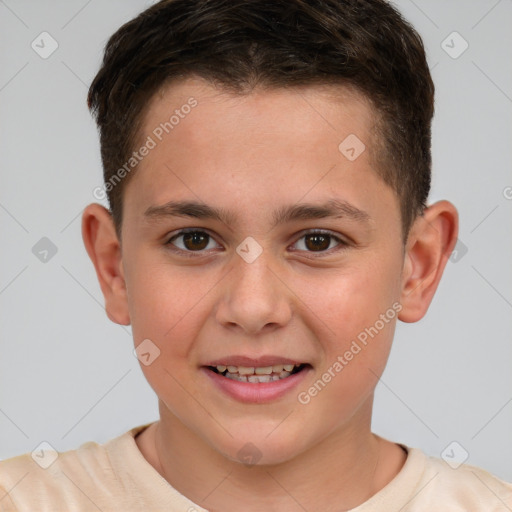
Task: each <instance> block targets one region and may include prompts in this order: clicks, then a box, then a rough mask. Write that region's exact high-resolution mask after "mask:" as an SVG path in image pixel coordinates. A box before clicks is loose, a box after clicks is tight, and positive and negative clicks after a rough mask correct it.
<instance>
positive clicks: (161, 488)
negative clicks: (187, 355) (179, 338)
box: [0, 424, 512, 512]
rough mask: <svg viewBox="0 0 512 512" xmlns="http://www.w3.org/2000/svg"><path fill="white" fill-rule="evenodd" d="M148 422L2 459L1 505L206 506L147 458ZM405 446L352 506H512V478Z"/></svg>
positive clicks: (71, 511)
mask: <svg viewBox="0 0 512 512" xmlns="http://www.w3.org/2000/svg"><path fill="white" fill-rule="evenodd" d="M149 425H150V424H146V425H142V426H139V427H135V428H133V429H131V430H129V431H128V432H126V433H125V434H123V435H121V436H119V437H117V438H115V439H112V440H110V441H108V442H107V443H105V444H98V443H96V442H92V441H91V442H88V443H84V444H83V445H81V446H80V447H79V448H78V449H76V450H70V451H67V452H62V453H59V454H58V456H57V458H56V459H55V460H53V459H54V458H55V456H56V455H57V454H56V453H55V452H53V453H52V452H45V451H44V447H43V448H42V449H41V451H37V452H34V453H33V454H30V453H28V454H24V455H20V456H18V457H13V458H11V459H7V460H5V461H3V462H0V511H1V512H14V511H18V512H28V511H31V512H34V511H37V512H59V511H66V512H85V511H87V512H89V511H90V512H92V511H94V512H97V511H101V512H110V511H123V512H130V511H143V510H144V511H146V512H152V511H154V512H156V511H166V512H207V510H206V509H204V508H202V507H200V506H199V505H197V504H195V503H193V502H192V501H190V500H189V499H187V498H186V497H185V496H183V495H182V494H180V493H179V492H178V491H177V490H176V489H174V488H173V487H172V486H171V485H170V484H169V483H168V482H167V481H166V480H165V479H164V478H163V477H162V476H161V475H160V474H159V473H158V472H157V471H156V469H154V468H153V466H151V464H149V463H148V462H147V461H146V459H145V458H144V456H143V455H142V453H141V452H140V450H139V448H138V447H137V444H136V442H135V439H134V438H135V436H136V435H137V434H138V433H139V432H140V431H142V430H144V429H145V428H146V427H148V426H149ZM401 446H403V445H401ZM403 447H404V448H405V449H406V450H407V452H408V456H407V460H406V462H405V464H404V466H403V468H402V469H401V471H400V472H399V473H398V475H396V477H395V478H394V479H393V480H392V481H391V482H390V483H389V484H388V485H387V486H386V487H384V488H383V489H381V490H380V491H379V492H378V493H377V494H375V495H374V496H373V497H372V498H370V499H369V500H368V501H366V502H365V503H363V504H362V505H360V506H358V507H356V508H354V509H353V510H352V512H377V511H378V512H395V511H396V512H398V511H400V512H420V511H421V512H427V511H428V512H463V511H464V512H511V511H512V484H510V483H506V482H504V481H502V480H499V479H498V478H496V477H495V476H493V475H491V474H490V473H488V472H487V471H484V470H483V469H479V468H476V467H473V466H469V465H462V466H459V467H458V468H457V469H452V468H451V467H450V466H449V465H448V464H447V463H446V462H444V461H443V460H441V459H438V458H435V457H429V456H427V455H425V454H424V453H423V452H422V451H421V450H419V449H417V448H408V447H406V446H403ZM36 460H37V462H35V461H36ZM52 461H53V462H52ZM50 462H52V463H51V464H50V465H49V466H48V467H47V468H46V469H44V468H43V467H41V466H47V465H48V464H49V463H50Z"/></svg>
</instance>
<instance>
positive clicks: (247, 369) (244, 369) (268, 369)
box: [215, 364, 300, 375]
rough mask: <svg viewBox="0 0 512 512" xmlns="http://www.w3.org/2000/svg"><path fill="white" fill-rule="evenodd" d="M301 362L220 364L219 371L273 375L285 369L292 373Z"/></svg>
mask: <svg viewBox="0 0 512 512" xmlns="http://www.w3.org/2000/svg"><path fill="white" fill-rule="evenodd" d="M299 366H300V364H295V365H294V364H275V365H273V366H260V367H254V366H225V365H218V366H216V367H215V368H217V371H218V372H219V373H224V372H225V371H226V370H227V371H228V373H234V374H239V375H271V374H272V373H277V374H281V373H282V372H283V371H284V372H288V374H290V373H291V372H292V371H293V369H294V368H295V367H299Z"/></svg>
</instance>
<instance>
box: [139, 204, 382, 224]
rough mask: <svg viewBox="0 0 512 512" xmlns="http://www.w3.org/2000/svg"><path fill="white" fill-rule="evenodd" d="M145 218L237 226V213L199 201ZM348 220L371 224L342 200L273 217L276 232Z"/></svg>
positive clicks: (163, 208)
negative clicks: (300, 223)
mask: <svg viewBox="0 0 512 512" xmlns="http://www.w3.org/2000/svg"><path fill="white" fill-rule="evenodd" d="M144 217H145V218H146V219H148V220H151V219H153V220H160V219H164V218H169V217H193V218H195V219H214V220H218V221H220V222H223V223H224V224H227V225H232V224H235V223H236V220H237V216H236V214H235V213H233V212H231V211H229V210H225V209H224V208H216V207H213V206H210V205H207V204H206V203H201V202H199V201H169V202H168V203H165V204H163V205H160V206H150V207H149V208H148V209H147V210H146V211H145V212H144ZM328 217H332V218H335V219H340V218H346V219H350V220H354V221H357V222H361V223H368V222H370V221H371V220H372V218H371V217H370V215H369V214H368V213H367V212H365V211H364V210H361V209H359V208H357V207H356V206H354V205H352V204H350V203H349V202H347V201H345V200H342V199H329V200H328V201H326V202H324V203H319V204H314V203H298V204H294V205H289V206H283V207H281V208H278V209H277V210H275V211H274V213H273V225H272V227H273V228H274V227H275V226H277V225H278V224H284V223H286V222H291V221H294V220H310V219H324V218H328Z"/></svg>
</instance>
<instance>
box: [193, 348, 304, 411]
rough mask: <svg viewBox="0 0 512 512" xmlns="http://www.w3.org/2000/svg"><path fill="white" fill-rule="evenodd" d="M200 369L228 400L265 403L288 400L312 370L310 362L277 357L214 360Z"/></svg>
mask: <svg viewBox="0 0 512 512" xmlns="http://www.w3.org/2000/svg"><path fill="white" fill-rule="evenodd" d="M226 363H230V364H226ZM251 363H252V365H251V366H249V365H250V364H251ZM242 365H243V366H242ZM201 370H202V372H203V374H204V375H205V376H206V377H208V381H209V382H210V383H212V384H213V387H214V389H217V390H219V391H220V392H221V393H222V394H224V395H226V396H228V397H229V398H231V399H235V400H236V401H238V402H243V403H252V404H263V403H270V402H275V401H277V400H280V399H285V397H286V396H289V395H290V393H291V392H292V391H293V390H294V389H296V388H297V387H298V386H300V385H302V383H304V382H305V379H307V376H308V374H309V373H310V372H312V371H313V367H312V366H311V365H310V364H309V363H299V362H297V361H292V360H289V359H281V358H276V357H265V358H260V359H258V360H255V359H248V358H245V357H231V358H230V360H228V361H226V360H218V361H211V362H210V363H209V364H208V365H206V366H202V367H201Z"/></svg>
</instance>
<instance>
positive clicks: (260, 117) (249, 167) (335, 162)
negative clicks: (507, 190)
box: [126, 78, 391, 220]
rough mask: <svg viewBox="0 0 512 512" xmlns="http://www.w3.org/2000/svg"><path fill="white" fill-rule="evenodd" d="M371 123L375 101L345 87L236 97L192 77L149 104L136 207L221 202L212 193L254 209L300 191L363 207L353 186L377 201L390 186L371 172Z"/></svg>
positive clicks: (134, 191) (294, 197) (133, 185)
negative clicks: (148, 147) (146, 146)
mask: <svg viewBox="0 0 512 512" xmlns="http://www.w3.org/2000/svg"><path fill="white" fill-rule="evenodd" d="M374 124H375V115H374V111H373V109H372V107H371V106H370V104H369V102H368V101H367V100H366V99H365V97H364V96H362V95H361V94H359V93H358V92H357V91H354V90H353V89H349V88H345V87H340V86H331V85H322V86H316V85H315V86H308V87H293V88H287V89H284V88H279V89H276V88H274V89H262V88H259V89H258V88H257V89H254V90H253V91H251V92H250V93H247V94H234V93H230V92H227V91H225V90H222V89H219V88H215V87H214V86H212V85H211V84H208V83H207V82H205V81H204V80H202V79H199V78H188V79H186V80H183V81H181V82H178V83H173V84H171V85H169V86H167V87H164V88H162V89H161V90H160V91H159V92H158V93H157V94H155V96H154V97H153V98H152V100H151V102H150V103H149V105H148V108H147V109H146V113H145V116H144V119H143V123H142V129H141V130H140V137H139V142H140V144H143V143H144V141H147V140H149V139H151V140H153V142H154V147H153V148H152V149H151V151H150V152H149V153H148V155H147V156H146V157H145V158H144V159H143V160H142V161H141V162H140V163H139V164H138V166H137V172H136V173H135V175H134V176H133V179H132V180H131V182H130V183H129V184H128V187H127V194H128V195H131V200H132V201H135V203H136V206H137V209H138V213H139V214H141V213H142V212H144V211H147V209H148V207H151V206H157V205H163V204H165V203H167V202H168V201H170V200H191V199H193V200H198V199H202V201H200V202H203V203H209V204H211V205H212V206H215V204H212V201H206V200H205V199H206V198H211V197H215V198H218V200H217V202H218V203H219V204H218V205H217V206H218V207H221V208H223V207H224V206H226V209H230V210H231V211H234V210H236V209H243V208H244V207H246V208H249V206H248V203H247V201H253V203H254V201H256V203H258V204H256V203H254V204H253V206H254V207H255V208H256V209H257V208H261V207H266V206H268V205H270V204H272V205H273V207H272V208H271V211H275V210H276V208H275V207H276V206H277V207H279V205H280V203H281V204H284V203H286V204H291V203H294V202H295V203H296V202H298V201H299V200H300V199H302V198H304V199H308V200H309V201H307V202H309V203H311V202H312V201H311V200H312V199H314V198H315V197H317V196H318V197H317V198H318V199H320V196H322V198H321V199H322V200H323V202H324V203H325V201H326V200H329V199H331V198H332V197H334V196H336V192H342V194H341V195H342V196H343V197H341V198H340V199H341V200H343V201H347V202H348V203H350V204H351V205H352V206H354V207H355V208H359V209H360V210H362V211H364V210H365V209H364V208H363V207H362V206H361V204H359V205H358V201H360V198H359V199H358V198H357V197H356V195H357V194H356V192H357V189H358V188H359V189H362V190H360V192H363V196H365V201H366V202H370V203H371V202H372V198H375V196H376V195H378V194H380V193H382V190H378V189H379V188H387V185H385V184H384V183H383V182H381V180H380V179H379V178H378V176H377V174H376V173H375V171H374V169H373V164H372V158H371V155H372V153H373V138H374V136H373V132H374ZM347 141H348V142H347ZM347 150H349V151H348V152H347ZM344 151H345V153H344ZM350 151H352V152H350ZM354 153H356V154H355V157H356V158H353V157H354ZM358 153H359V154H358ZM376 187H377V188H376ZM130 189H131V190H130ZM389 192H390V191H389V190H388V191H384V196H386V194H388V195H389ZM171 196H172V197H171ZM306 196H308V197H307V198H306ZM327 196H329V197H327ZM389 197H391V196H389ZM389 197H388V199H389ZM363 199H364V198H363ZM126 200H128V197H126ZM213 203H215V201H213ZM226 203H230V205H229V206H232V207H233V208H228V205H226ZM269 211H270V209H269ZM274 220H275V219H274Z"/></svg>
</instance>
